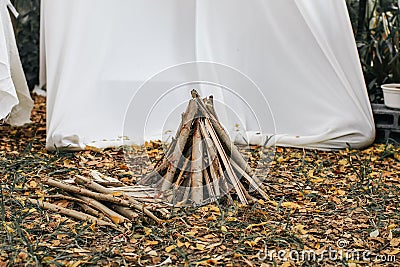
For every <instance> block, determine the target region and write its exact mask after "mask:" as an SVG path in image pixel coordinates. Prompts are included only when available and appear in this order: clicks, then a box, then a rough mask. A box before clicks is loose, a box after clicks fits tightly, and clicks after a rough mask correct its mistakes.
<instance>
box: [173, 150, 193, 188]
mask: <svg viewBox="0 0 400 267" xmlns="http://www.w3.org/2000/svg"><path fill="white" fill-rule="evenodd" d="M189 162H190V159H189V157H187V158H186V160H185V162H184V163H183V165H182V168H181V171H180V172H179V175H178V178H177V179H176V181H175V187H177V186H179V185H180V184H181V182H182V177H183V174H184V173H185V171H186V168H187V165H188V164H189Z"/></svg>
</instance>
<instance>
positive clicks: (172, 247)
mask: <svg viewBox="0 0 400 267" xmlns="http://www.w3.org/2000/svg"><path fill="white" fill-rule="evenodd" d="M175 248H176V246H175V245H171V246H169V247H166V248H165V251H166V252H167V253H170V252H171V251H172V250H174V249H175Z"/></svg>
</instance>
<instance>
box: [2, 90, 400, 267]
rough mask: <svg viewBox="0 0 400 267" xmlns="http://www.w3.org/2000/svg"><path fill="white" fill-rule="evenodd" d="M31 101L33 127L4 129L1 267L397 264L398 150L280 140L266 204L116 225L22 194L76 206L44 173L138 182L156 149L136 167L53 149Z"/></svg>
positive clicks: (116, 154) (42, 108) (39, 101)
mask: <svg viewBox="0 0 400 267" xmlns="http://www.w3.org/2000/svg"><path fill="white" fill-rule="evenodd" d="M34 98H35V108H34V111H33V118H32V119H33V123H32V124H30V125H27V126H24V127H21V128H16V127H10V126H7V125H0V132H1V134H0V182H1V188H0V190H1V191H0V218H1V224H0V267H2V266H35V265H36V266H71V267H72V266H73V267H77V266H263V267H265V266H274V265H275V266H399V265H400V207H399V205H400V178H399V174H400V148H399V146H398V145H393V144H375V145H373V146H371V147H369V148H366V149H364V150H354V149H346V150H341V151H334V152H324V151H317V150H303V149H293V148H282V147H277V148H276V153H275V156H274V160H273V161H272V162H271V164H270V168H269V169H268V170H265V180H264V183H265V185H266V188H267V190H268V191H267V193H268V195H269V198H270V199H268V200H263V199H261V197H260V196H258V195H257V194H255V193H254V194H253V196H254V197H256V198H258V199H259V200H258V201H256V202H255V203H253V204H251V205H246V206H245V205H242V204H240V203H239V202H237V201H234V202H233V203H228V202H227V201H228V200H227V199H221V200H219V202H217V203H212V204H209V205H206V206H203V207H200V208H197V209H195V208H181V209H177V208H174V209H171V215H170V217H169V218H166V219H165V220H164V222H163V223H162V224H160V225H157V224H155V223H154V222H152V221H150V220H148V219H147V218H139V219H138V220H137V221H134V222H132V223H131V224H129V225H126V226H125V230H124V231H118V230H115V229H111V228H106V227H99V226H96V225H93V224H90V223H87V222H82V221H76V220H74V219H71V218H69V217H65V216H62V215H60V214H58V213H55V212H51V211H47V210H42V209H40V208H39V207H38V206H37V205H35V204H32V203H30V202H28V201H26V199H27V198H28V197H30V198H32V197H39V198H42V199H45V200H46V201H49V202H52V203H54V204H57V205H59V206H62V207H70V208H74V209H79V208H78V207H74V205H76V204H75V203H74V202H70V201H68V200H65V199H57V198H56V197H55V196H56V195H57V192H59V189H56V188H51V187H49V186H47V185H44V184H42V183H41V179H43V178H48V177H51V178H53V179H59V180H63V179H68V178H71V177H74V176H75V175H77V174H80V175H83V176H89V172H90V171H91V170H97V171H99V172H101V173H103V174H105V175H108V176H111V177H115V178H118V179H119V180H121V181H123V182H124V183H126V184H135V182H136V180H137V179H139V178H140V177H141V176H142V175H143V174H145V173H147V172H149V171H150V170H151V168H152V162H151V161H150V159H149V157H148V152H149V151H153V152H154V149H155V147H152V143H150V144H147V146H143V147H138V148H137V158H138V160H139V163H138V164H137V165H135V166H134V167H128V166H127V165H126V163H125V161H124V155H123V153H124V151H123V149H121V148H113V149H104V150H99V149H90V150H86V151H80V152H74V153H72V152H63V151H56V152H48V151H46V150H45V138H46V123H45V120H46V118H45V115H46V104H45V99H44V98H43V97H39V96H35V97H34ZM153 152H152V153H153ZM248 153H251V152H248ZM234 199H235V198H234Z"/></svg>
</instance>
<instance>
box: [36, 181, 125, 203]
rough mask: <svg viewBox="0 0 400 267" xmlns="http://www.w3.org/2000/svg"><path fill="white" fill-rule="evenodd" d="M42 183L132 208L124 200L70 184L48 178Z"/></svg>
mask: <svg viewBox="0 0 400 267" xmlns="http://www.w3.org/2000/svg"><path fill="white" fill-rule="evenodd" d="M42 182H43V183H44V184H47V185H50V186H54V187H57V188H60V189H63V190H65V191H68V192H71V193H75V194H78V195H83V196H87V197H91V198H94V199H97V200H100V201H107V202H111V203H115V204H118V205H121V206H125V207H130V206H132V203H130V202H129V201H127V200H125V199H121V198H118V197H115V196H112V195H106V194H102V193H95V192H92V191H90V190H87V189H84V188H81V187H78V186H74V185H70V184H65V183H63V182H59V181H56V180H53V179H50V178H47V179H43V180H42Z"/></svg>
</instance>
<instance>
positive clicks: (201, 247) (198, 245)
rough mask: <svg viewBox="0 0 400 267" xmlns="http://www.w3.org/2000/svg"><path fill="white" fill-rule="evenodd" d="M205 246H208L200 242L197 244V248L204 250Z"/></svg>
mask: <svg viewBox="0 0 400 267" xmlns="http://www.w3.org/2000/svg"><path fill="white" fill-rule="evenodd" d="M205 248H206V246H204V245H203V244H199V243H197V244H196V249H197V250H201V251H203V250H204V249H205Z"/></svg>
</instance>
